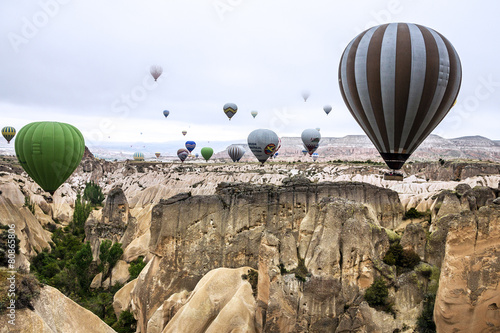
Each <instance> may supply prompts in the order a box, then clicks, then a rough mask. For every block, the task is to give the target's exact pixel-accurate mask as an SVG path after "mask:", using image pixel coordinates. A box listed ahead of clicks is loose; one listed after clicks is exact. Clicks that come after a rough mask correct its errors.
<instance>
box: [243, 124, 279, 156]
mask: <svg viewBox="0 0 500 333" xmlns="http://www.w3.org/2000/svg"><path fill="white" fill-rule="evenodd" d="M278 144H279V138H278V136H277V135H276V133H274V132H273V131H271V130H268V129H257V130H254V131H253V132H251V133H250V134H249V135H248V147H250V150H251V151H252V153H253V154H254V155H255V157H257V159H258V160H259V162H260V163H262V164H264V162H265V161H267V159H268V158H269V157H271V156H272V155H273V154H274V151H275V150H276V147H278Z"/></svg>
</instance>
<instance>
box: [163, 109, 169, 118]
mask: <svg viewBox="0 0 500 333" xmlns="http://www.w3.org/2000/svg"><path fill="white" fill-rule="evenodd" d="M169 114H170V111H168V110H165V111H163V115H164V116H165V118H167V117H168V115H169Z"/></svg>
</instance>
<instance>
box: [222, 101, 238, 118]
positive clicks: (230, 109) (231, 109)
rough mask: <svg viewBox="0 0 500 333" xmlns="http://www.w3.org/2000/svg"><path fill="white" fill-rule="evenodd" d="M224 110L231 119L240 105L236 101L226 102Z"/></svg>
mask: <svg viewBox="0 0 500 333" xmlns="http://www.w3.org/2000/svg"><path fill="white" fill-rule="evenodd" d="M223 110H224V113H225V114H226V116H227V117H228V118H229V120H231V118H232V117H233V116H234V115H235V114H236V112H237V111H238V107H237V106H236V104H234V103H226V104H224V107H223Z"/></svg>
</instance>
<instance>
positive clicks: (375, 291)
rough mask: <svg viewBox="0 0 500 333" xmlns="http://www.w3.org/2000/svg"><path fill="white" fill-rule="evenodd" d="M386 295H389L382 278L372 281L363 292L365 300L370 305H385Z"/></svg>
mask: <svg viewBox="0 0 500 333" xmlns="http://www.w3.org/2000/svg"><path fill="white" fill-rule="evenodd" d="M387 297H389V289H388V288H387V284H386V283H385V281H384V279H382V278H377V279H376V280H375V281H373V283H372V285H371V286H370V287H369V288H368V289H366V292H365V300H366V301H367V302H368V304H369V305H370V306H371V307H376V306H385V305H387Z"/></svg>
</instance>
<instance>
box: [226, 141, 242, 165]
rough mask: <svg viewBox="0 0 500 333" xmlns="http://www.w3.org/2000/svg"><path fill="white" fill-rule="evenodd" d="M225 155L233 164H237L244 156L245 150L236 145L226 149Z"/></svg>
mask: <svg viewBox="0 0 500 333" xmlns="http://www.w3.org/2000/svg"><path fill="white" fill-rule="evenodd" d="M227 153H228V155H229V157H231V159H232V160H233V162H238V161H239V160H240V159H241V158H242V157H243V155H244V154H245V149H243V147H241V146H238V145H232V146H229V148H227Z"/></svg>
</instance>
